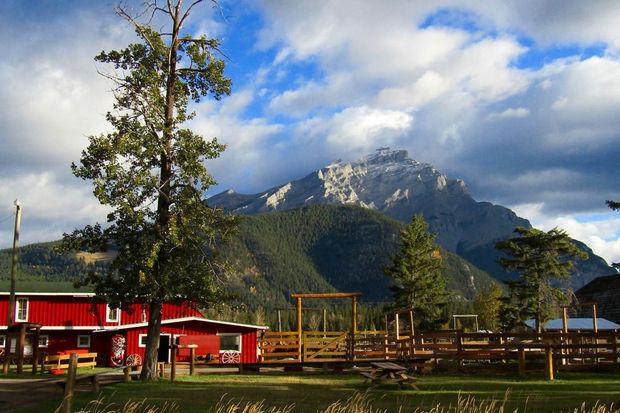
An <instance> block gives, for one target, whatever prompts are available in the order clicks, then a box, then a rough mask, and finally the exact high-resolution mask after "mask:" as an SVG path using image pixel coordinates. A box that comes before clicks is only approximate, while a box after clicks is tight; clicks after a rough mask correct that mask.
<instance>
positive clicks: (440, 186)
mask: <svg viewBox="0 0 620 413" xmlns="http://www.w3.org/2000/svg"><path fill="white" fill-rule="evenodd" d="M207 202H208V203H209V204H210V205H212V206H220V207H223V208H224V209H226V210H228V211H230V212H233V213H238V214H256V213H260V212H269V211H281V210H287V209H293V208H298V207H301V206H304V205H312V204H345V205H359V206H362V207H365V208H369V209H373V210H376V211H379V212H382V213H384V214H386V215H388V216H390V217H392V218H395V219H398V220H400V221H404V222H408V221H409V220H410V219H411V217H412V215H413V214H416V213H421V214H423V215H424V218H425V219H426V221H427V222H428V224H429V226H430V229H431V230H432V231H433V232H435V233H437V235H438V236H437V241H438V243H439V244H440V245H441V246H442V247H444V248H445V249H447V250H448V251H451V252H455V253H457V254H458V255H460V256H462V257H463V258H465V259H467V260H469V261H471V262H472V263H473V264H475V265H476V266H478V267H479V268H481V269H483V270H486V271H488V272H489V273H490V274H491V275H493V276H494V277H496V278H497V279H508V278H511V275H510V274H507V273H505V272H503V270H502V269H501V268H500V267H499V265H498V264H497V262H496V261H497V259H498V258H499V254H498V252H497V251H496V250H495V242H496V241H498V240H500V239H505V238H507V237H510V236H512V231H513V230H514V228H515V227H517V226H523V227H530V226H531V225H530V223H529V221H528V220H526V219H523V218H520V217H518V216H517V215H516V214H515V213H514V212H513V211H511V210H510V209H508V208H505V207H503V206H500V205H494V204H491V203H489V202H478V201H476V200H474V199H473V198H472V197H471V195H470V194H469V191H468V189H467V186H466V185H465V183H464V182H463V181H462V180H460V179H456V180H453V179H448V177H447V176H446V175H444V174H442V173H441V172H439V171H438V170H437V169H435V168H434V167H433V166H432V165H430V164H427V163H420V162H417V161H415V160H413V159H411V158H410V157H409V156H408V154H407V151H404V150H391V149H389V148H380V149H378V150H377V151H376V152H375V153H373V154H370V155H367V156H364V157H362V158H361V159H359V160H357V161H354V162H341V161H338V162H334V163H332V164H330V165H328V166H326V167H324V168H322V169H319V170H317V171H314V172H312V173H311V174H309V175H307V176H305V177H304V178H302V179H299V180H295V181H292V182H288V183H286V184H284V185H281V186H277V187H274V188H271V189H268V190H266V191H264V192H261V193H258V194H253V195H248V194H238V193H236V192H235V191H233V190H228V191H226V192H222V193H220V194H217V195H215V196H213V197H211V198H209V199H208V200H207ZM612 271H613V270H611V268H610V267H609V266H608V265H607V264H606V263H605V261H604V260H603V259H601V258H600V257H598V256H595V255H592V254H591V258H590V259H589V260H588V261H587V262H584V263H581V264H579V265H578V267H577V269H576V271H575V275H574V276H573V279H572V280H571V283H572V285H573V286H574V287H576V288H578V287H581V286H583V285H585V284H586V283H587V282H589V281H590V280H592V279H593V278H595V277H597V276H599V275H604V274H609V273H610V272H612Z"/></svg>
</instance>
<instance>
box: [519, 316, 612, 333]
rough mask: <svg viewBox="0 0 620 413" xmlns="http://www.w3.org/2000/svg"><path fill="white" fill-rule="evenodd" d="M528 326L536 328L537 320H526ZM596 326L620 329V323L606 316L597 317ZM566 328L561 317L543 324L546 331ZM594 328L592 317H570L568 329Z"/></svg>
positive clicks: (586, 329)
mask: <svg viewBox="0 0 620 413" xmlns="http://www.w3.org/2000/svg"><path fill="white" fill-rule="evenodd" d="M525 324H527V326H528V327H529V328H531V329H534V328H536V321H535V320H527V321H526V322H525ZM596 327H597V328H598V331H606V330H607V331H609V330H611V331H613V330H620V324H616V323H614V322H612V321H609V320H607V319H605V318H601V317H596ZM563 328H564V324H563V322H562V319H561V318H556V319H553V320H549V321H547V322H546V323H545V325H544V326H543V330H545V331H559V330H562V329H563ZM593 329H594V324H593V320H592V317H590V318H569V319H568V331H592V330H593Z"/></svg>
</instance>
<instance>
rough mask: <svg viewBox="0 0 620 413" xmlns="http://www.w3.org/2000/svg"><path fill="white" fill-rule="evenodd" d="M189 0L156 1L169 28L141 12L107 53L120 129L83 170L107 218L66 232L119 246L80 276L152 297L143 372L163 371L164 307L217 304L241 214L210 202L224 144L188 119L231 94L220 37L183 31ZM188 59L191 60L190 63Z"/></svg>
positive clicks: (128, 299)
mask: <svg viewBox="0 0 620 413" xmlns="http://www.w3.org/2000/svg"><path fill="white" fill-rule="evenodd" d="M197 3H198V2H194V3H192V4H191V5H190V6H189V7H186V8H184V7H183V5H182V1H181V0H177V1H175V2H168V3H167V7H166V8H161V7H157V6H156V4H155V3H149V4H147V6H146V7H147V9H149V8H150V9H151V10H149V11H151V12H152V13H157V12H162V13H163V14H164V17H166V18H169V25H170V27H169V28H168V29H167V30H165V31H166V32H167V33H163V32H162V33H160V32H157V31H155V30H154V29H153V28H151V27H149V26H148V25H146V24H141V23H139V22H137V21H136V20H134V19H133V18H132V17H131V16H130V15H129V14H128V13H127V12H126V11H125V10H124V9H123V8H121V7H120V6H119V7H118V8H117V9H116V11H117V13H118V14H119V15H120V16H121V17H124V18H125V19H127V20H128V21H129V22H131V23H132V24H133V25H134V27H135V29H136V34H137V35H138V37H139V39H140V42H139V43H134V44H130V45H128V46H127V47H126V48H125V49H122V50H113V51H110V52H105V51H104V52H101V53H100V54H99V55H98V56H97V57H96V58H95V60H97V61H98V62H101V63H107V64H110V65H112V66H113V67H114V69H115V73H114V74H113V75H106V77H107V78H108V79H110V80H112V81H113V83H114V85H115V87H114V96H115V99H116V100H115V104H114V111H113V112H109V113H108V114H107V115H106V119H107V120H108V122H109V123H110V124H111V126H112V130H113V131H112V132H111V133H107V134H102V135H97V136H91V137H90V138H89V142H90V143H89V146H88V148H87V149H86V150H84V151H83V152H82V156H81V159H80V162H79V164H78V165H76V164H73V165H72V169H73V173H74V175H75V176H77V177H80V178H82V179H85V180H91V181H92V182H93V187H94V190H93V192H94V195H95V197H96V198H97V199H98V200H99V202H100V203H101V204H103V205H106V206H108V207H109V209H110V213H109V214H108V217H107V225H105V226H103V225H100V224H95V225H89V226H86V227H85V228H83V229H80V230H76V231H74V232H73V233H72V234H65V235H64V239H63V248H64V250H85V251H89V252H95V251H101V250H106V249H107V248H109V247H110V246H111V245H114V246H115V248H116V249H117V251H118V254H116V256H115V257H114V259H113V260H112V262H111V263H110V265H109V266H108V267H107V268H106V270H105V271H103V272H99V271H91V272H89V273H88V275H87V277H85V278H83V279H82V280H81V281H80V282H81V283H82V284H93V285H94V286H95V291H96V293H97V294H98V295H99V296H102V297H104V298H105V299H106V300H108V301H109V302H110V303H111V304H113V305H116V306H120V305H122V304H124V303H133V302H142V303H148V305H149V320H148V321H149V328H148V338H147V349H146V352H147V355H146V357H145V366H144V368H143V370H142V378H143V379H152V378H155V377H156V369H155V367H156V365H155V363H156V361H157V360H156V358H157V347H158V345H159V330H160V324H161V306H162V303H163V302H167V301H177V300H183V301H189V302H193V303H198V304H200V305H202V306H208V305H210V304H211V303H213V302H217V301H220V300H221V299H222V298H223V293H222V290H221V288H220V285H219V284H218V282H217V277H218V276H221V273H222V268H223V267H222V265H221V262H222V261H221V260H220V259H219V257H218V242H219V241H220V240H221V239H222V238H223V237H226V236H227V235H228V234H230V233H231V232H232V231H233V230H234V228H235V224H236V220H235V219H233V218H231V217H229V216H227V215H225V214H224V213H223V211H221V210H218V209H212V208H209V207H208V206H207V205H206V203H205V202H204V193H205V191H206V190H207V189H208V188H209V187H210V186H211V185H213V184H214V183H215V181H214V179H213V178H212V177H211V176H210V175H209V173H208V172H207V169H206V167H205V164H204V163H205V161H206V160H208V159H212V158H215V157H217V156H218V155H219V154H220V153H221V152H222V151H223V150H224V146H223V145H221V144H220V143H218V142H217V140H216V139H212V140H205V139H204V138H203V137H202V136H200V135H197V134H195V133H193V132H192V131H191V130H190V129H187V128H184V127H183V124H184V123H185V122H186V121H187V120H189V119H191V118H192V117H193V116H194V114H193V113H191V112H190V111H189V110H188V104H189V102H190V100H193V101H196V102H197V101H199V100H200V99H201V98H202V97H204V96H207V95H210V96H212V97H213V98H215V99H220V97H221V96H222V95H226V94H229V93H230V84H231V82H230V79H228V78H226V77H225V76H224V72H223V70H224V62H223V61H222V60H221V59H219V58H217V57H216V56H215V55H214V51H216V50H217V48H218V42H217V41H216V40H214V39H207V38H206V37H205V36H203V37H200V38H192V37H190V36H189V35H184V34H183V33H182V27H183V24H184V23H185V21H186V19H187V17H188V16H189V12H190V10H191V8H192V7H193V6H194V5H195V4H197ZM181 66H183V67H181Z"/></svg>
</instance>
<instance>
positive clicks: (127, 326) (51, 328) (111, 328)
mask: <svg viewBox="0 0 620 413" xmlns="http://www.w3.org/2000/svg"><path fill="white" fill-rule="evenodd" d="M186 321H201V322H204V323H212V324H220V325H225V326H234V327H245V328H254V329H256V330H269V327H267V326H258V325H253V324H242V323H232V322H229V321H219V320H210V319H208V318H203V317H195V316H192V317H182V318H170V319H167V320H162V322H161V324H162V325H167V324H175V323H183V322H186ZM146 326H148V323H134V324H124V325H115V326H42V327H41V331H43V330H48V331H56V330H84V331H86V330H90V331H93V332H94V333H103V332H106V331H118V330H127V329H130V328H140V327H146ZM0 330H6V326H0Z"/></svg>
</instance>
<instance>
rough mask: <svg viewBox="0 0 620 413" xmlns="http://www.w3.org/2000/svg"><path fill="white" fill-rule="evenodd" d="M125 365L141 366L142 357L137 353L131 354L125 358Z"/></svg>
mask: <svg viewBox="0 0 620 413" xmlns="http://www.w3.org/2000/svg"><path fill="white" fill-rule="evenodd" d="M125 365H126V366H129V367H135V366H141V365H142V357H140V355H139V354H131V355H130V356H129V357H127V359H126V360H125Z"/></svg>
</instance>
